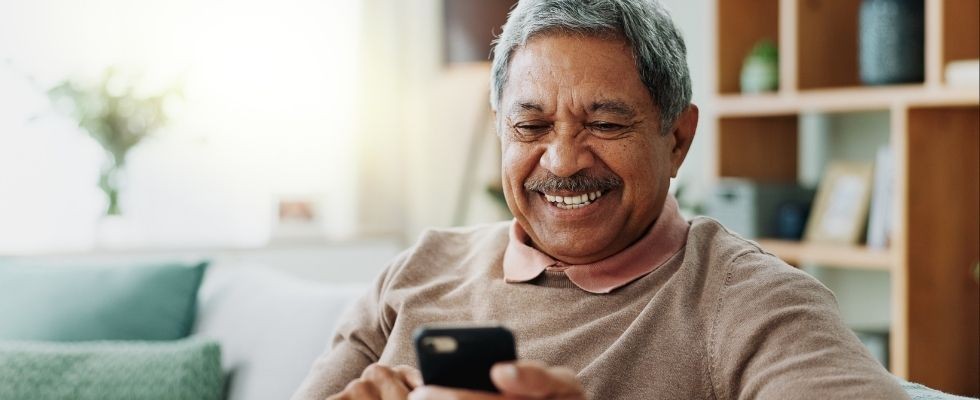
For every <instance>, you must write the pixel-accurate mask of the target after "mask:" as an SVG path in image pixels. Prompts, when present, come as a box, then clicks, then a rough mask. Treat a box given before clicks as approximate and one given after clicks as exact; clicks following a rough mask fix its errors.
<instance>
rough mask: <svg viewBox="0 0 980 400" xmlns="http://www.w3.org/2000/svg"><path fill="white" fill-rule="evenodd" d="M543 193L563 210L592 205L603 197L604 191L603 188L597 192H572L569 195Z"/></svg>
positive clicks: (550, 201)
mask: <svg viewBox="0 0 980 400" xmlns="http://www.w3.org/2000/svg"><path fill="white" fill-rule="evenodd" d="M541 194H542V195H544V198H545V200H547V201H548V202H549V203H551V204H553V205H554V206H555V207H558V208H560V209H563V210H571V209H575V208H582V207H586V206H589V205H591V204H592V203H594V202H595V201H596V199H598V198H600V197H602V194H603V192H602V191H601V190H597V191H595V192H589V193H579V194H571V195H567V196H560V195H551V194H547V193H541Z"/></svg>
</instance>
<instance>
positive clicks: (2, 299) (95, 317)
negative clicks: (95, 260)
mask: <svg viewBox="0 0 980 400" xmlns="http://www.w3.org/2000/svg"><path fill="white" fill-rule="evenodd" d="M206 267H207V263H206V262H202V263H199V264H196V265H184V264H174V263H171V264H157V265H143V266H125V267H122V266H113V267H81V266H37V265H20V264H14V265H10V264H8V265H0V340H37V341H83V340H172V339H180V338H183V337H186V336H187V335H188V334H189V333H190V330H191V327H192V325H193V324H194V314H195V308H196V305H197V289H198V287H199V286H200V284H201V279H202V277H203V276H204V269H205V268H206Z"/></svg>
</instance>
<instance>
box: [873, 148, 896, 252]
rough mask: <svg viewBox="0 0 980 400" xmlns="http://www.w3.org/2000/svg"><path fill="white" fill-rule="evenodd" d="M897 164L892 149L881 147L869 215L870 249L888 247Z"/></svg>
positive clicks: (876, 159)
mask: <svg viewBox="0 0 980 400" xmlns="http://www.w3.org/2000/svg"><path fill="white" fill-rule="evenodd" d="M894 168H895V162H894V157H893V155H892V151H891V149H890V148H888V147H887V146H886V147H881V148H879V149H878V152H877V153H876V154H875V167H874V178H873V183H872V192H871V209H870V211H869V215H868V240H867V244H868V248H871V249H884V248H887V247H888V244H889V241H890V240H889V239H890V238H891V232H892V223H893V221H892V219H893V218H892V212H893V210H894V206H895V205H894V203H895V170H894Z"/></svg>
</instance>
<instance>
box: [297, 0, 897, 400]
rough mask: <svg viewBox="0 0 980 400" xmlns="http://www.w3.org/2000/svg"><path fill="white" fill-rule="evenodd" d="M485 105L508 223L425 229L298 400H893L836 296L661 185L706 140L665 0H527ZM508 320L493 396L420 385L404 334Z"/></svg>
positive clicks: (499, 48) (890, 384) (502, 48)
mask: <svg viewBox="0 0 980 400" xmlns="http://www.w3.org/2000/svg"><path fill="white" fill-rule="evenodd" d="M494 55H495V57H494V62H493V71H492V93H491V99H490V100H491V103H492V105H493V109H494V110H495V113H496V121H497V131H498V134H499V136H500V142H501V145H502V149H503V158H502V161H503V162H502V172H503V187H504V193H505V194H506V198H507V205H508V206H509V208H510V210H511V211H512V212H513V214H514V216H515V219H514V221H512V222H506V223H499V224H492V225H485V226H478V227H473V228H465V229H450V230H434V231H429V232H427V233H426V234H425V235H423V237H422V238H421V239H420V240H419V242H418V243H417V244H416V245H415V246H414V247H413V248H411V249H410V250H408V251H406V252H405V253H403V254H402V255H401V256H400V257H399V258H398V259H396V260H395V261H394V262H393V263H392V264H391V265H390V266H389V267H388V268H387V269H386V270H385V272H384V273H383V274H382V276H381V277H380V278H379V279H378V280H377V282H376V285H375V286H374V289H373V290H372V291H371V292H370V293H368V294H367V295H366V296H365V297H364V298H362V299H361V300H360V301H359V303H357V305H356V306H355V308H354V309H352V310H351V312H350V313H349V314H348V315H347V317H346V319H345V320H344V321H343V322H342V324H341V326H340V328H339V330H338V332H337V336H336V338H335V340H334V346H333V349H332V350H330V351H329V352H327V353H326V354H325V355H323V356H322V357H321V358H320V359H319V360H318V361H317V362H316V364H315V365H314V367H313V370H312V372H311V373H310V375H309V377H308V378H307V380H306V382H305V383H304V384H303V387H301V388H300V390H299V392H298V393H297V395H296V398H298V399H323V398H327V397H329V398H330V399H362V398H363V399H402V398H406V397H410V398H412V399H502V398H534V399H552V398H553V399H580V398H587V397H588V398H594V399H657V398H663V399H700V398H705V399H735V398H740V399H741V398H760V399H788V398H793V399H801V398H814V399H827V398H855V399H878V398H880V399H898V398H904V397H905V394H904V393H903V392H902V390H901V388H900V387H899V385H898V383H897V381H896V380H895V379H894V378H892V377H891V376H890V375H889V374H888V372H887V371H885V370H884V368H882V367H881V366H880V365H879V364H878V363H877V362H876V361H875V360H874V359H873V358H872V357H871V356H870V355H869V354H868V352H867V351H865V349H864V348H863V347H862V345H861V343H860V342H859V341H858V340H857V338H856V337H855V336H854V335H853V334H852V333H851V332H850V331H849V330H848V329H847V327H845V326H844V324H843V323H842V322H841V318H840V316H839V315H838V312H837V309H836V304H835V300H834V297H833V295H832V294H831V293H830V292H829V291H828V290H827V289H826V288H824V287H823V286H822V285H820V283H818V282H817V281H816V280H814V279H813V278H811V277H809V276H807V275H806V274H804V273H802V272H799V271H797V270H795V269H793V268H792V267H790V266H788V265H786V264H785V263H783V262H781V261H780V260H779V259H777V258H776V257H774V256H772V255H770V254H767V253H766V252H764V251H763V250H761V249H760V248H759V247H758V246H757V245H756V244H754V243H752V242H750V241H747V240H744V239H742V238H739V237H738V236H736V235H733V234H731V233H729V232H728V231H726V230H725V229H724V228H723V227H722V226H720V225H719V224H718V223H717V222H715V221H713V220H710V219H706V218H695V219H694V220H692V221H690V222H688V221H685V220H684V219H683V218H682V217H681V216H680V214H679V213H678V210H677V204H676V202H675V201H674V200H673V199H672V198H671V197H670V196H668V194H667V188H668V185H669V182H670V179H671V178H672V177H674V176H675V175H676V174H677V170H678V168H680V166H681V163H682V162H683V161H684V157H685V155H686V154H687V151H688V149H689V147H690V145H691V141H692V139H693V138H694V133H695V128H696V125H697V120H698V109H697V107H695V106H694V105H692V104H691V103H690V98H691V84H690V78H689V76H688V71H687V66H686V60H685V57H686V56H685V49H684V43H683V40H682V39H681V37H680V35H679V33H678V31H677V29H676V27H674V25H673V23H672V22H671V20H670V18H669V16H668V15H667V13H666V12H665V11H664V10H663V9H662V8H661V6H660V5H659V4H657V3H656V2H655V1H653V0H594V1H588V0H579V1H572V0H524V1H521V2H520V3H519V4H518V6H517V7H516V8H515V9H514V11H513V12H512V13H511V15H510V18H509V19H508V21H507V24H506V26H505V27H504V30H503V33H502V35H501V37H500V39H499V41H498V43H497V45H496V48H495V53H494ZM452 321H496V322H499V323H502V324H503V325H505V326H507V327H509V328H510V329H511V330H512V331H513V332H514V334H515V337H516V340H517V343H518V352H519V356H520V359H521V360H524V361H519V362H517V363H511V364H499V365H497V366H495V367H494V369H493V370H492V373H491V377H492V379H493V381H494V383H495V384H496V386H497V387H498V388H499V389H500V391H501V392H502V394H501V395H493V394H489V393H478V392H468V391H463V390H454V389H450V388H440V387H430V386H422V385H421V382H420V379H419V375H418V372H417V370H415V369H414V368H413V367H411V366H413V365H414V364H415V353H414V351H413V346H412V332H413V331H414V330H415V329H416V328H417V327H419V326H420V325H423V324H429V323H435V322H452Z"/></svg>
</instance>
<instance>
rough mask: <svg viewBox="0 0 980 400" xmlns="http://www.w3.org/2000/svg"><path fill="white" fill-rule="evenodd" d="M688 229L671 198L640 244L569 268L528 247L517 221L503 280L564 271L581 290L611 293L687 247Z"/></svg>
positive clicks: (505, 258)
mask: <svg viewBox="0 0 980 400" xmlns="http://www.w3.org/2000/svg"><path fill="white" fill-rule="evenodd" d="M688 227H689V224H688V222H687V221H685V220H684V217H682V216H681V214H680V212H679V211H678V209H677V201H676V200H674V197H673V196H671V195H668V196H667V198H666V200H665V201H664V208H663V211H661V212H660V216H659V217H658V218H657V221H656V222H654V223H653V226H652V227H650V230H649V231H647V233H646V234H645V235H643V237H642V238H640V240H639V241H637V242H636V243H633V244H632V245H630V246H629V247H627V248H625V249H623V251H620V252H619V253H616V254H613V255H612V256H609V257H607V258H605V259H602V260H599V261H597V262H594V263H592V264H582V265H569V264H565V263H562V262H560V261H558V260H555V259H553V258H551V257H550V256H548V255H547V254H544V253H542V252H541V251H539V250H537V249H535V248H533V247H531V246H529V245H528V243H529V242H530V239H529V237H528V235H527V232H525V231H524V229H523V228H522V227H521V224H519V223H517V220H514V222H513V223H512V224H511V227H510V241H509V242H508V244H507V249H506V250H505V251H504V280H505V281H506V282H508V283H518V282H527V281H530V280H532V279H534V278H536V277H538V275H541V273H543V272H544V271H546V270H547V271H564V272H565V275H566V276H568V279H569V280H571V281H572V283H574V284H575V285H576V286H578V287H579V288H581V289H582V290H585V291H587V292H590V293H609V292H611V291H613V290H615V289H617V288H620V287H622V286H625V285H626V284H628V283H630V282H633V281H635V280H637V279H639V278H640V277H642V276H644V275H646V274H648V273H650V272H652V271H653V270H655V269H657V267H659V266H661V265H663V264H664V263H665V262H667V260H669V259H670V258H671V257H672V256H673V255H674V254H677V252H678V251H680V250H681V249H682V248H683V247H684V244H685V243H687V230H688Z"/></svg>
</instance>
